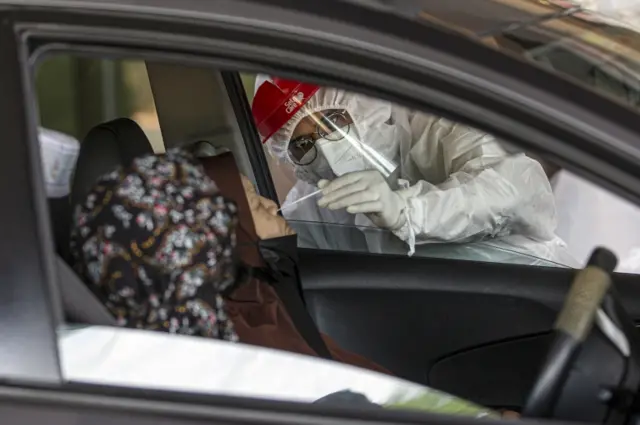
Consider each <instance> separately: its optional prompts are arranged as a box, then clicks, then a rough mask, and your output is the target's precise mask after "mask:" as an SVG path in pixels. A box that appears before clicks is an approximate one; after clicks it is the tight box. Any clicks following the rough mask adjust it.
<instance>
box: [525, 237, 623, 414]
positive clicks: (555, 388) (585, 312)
mask: <svg viewBox="0 0 640 425" xmlns="http://www.w3.org/2000/svg"><path fill="white" fill-rule="evenodd" d="M616 264H617V259H616V256H615V255H614V254H613V253H612V252H610V251H608V250H606V249H603V248H598V249H596V250H595V251H594V252H593V253H592V254H591V258H590V259H589V262H588V264H587V266H586V267H585V268H584V269H582V270H580V271H579V272H578V273H577V274H576V276H575V278H574V280H573V283H572V285H571V288H570V289H569V293H568V295H567V297H566V299H565V301H564V305H563V307H562V310H561V311H560V314H559V315H558V318H557V320H556V323H555V325H554V328H553V336H552V342H551V345H550V347H549V350H548V353H547V357H546V359H545V361H544V363H543V365H542V368H541V369H540V372H539V374H538V377H537V379H536V382H535V384H534V386H533V388H532V390H531V392H530V393H529V396H528V399H527V402H526V404H525V407H524V410H523V412H522V415H523V416H528V417H537V418H546V417H549V416H550V415H551V414H552V412H553V409H554V406H555V403H556V400H557V398H558V396H559V395H560V391H561V390H562V388H563V386H564V384H565V382H566V380H567V376H568V375H569V371H570V370H571V367H572V366H573V363H574V362H575V360H576V358H577V355H578V353H579V351H580V348H581V346H582V344H583V342H584V341H585V339H586V338H587V336H588V335H589V334H590V333H591V330H592V328H593V325H594V321H595V320H596V317H597V316H599V315H601V314H602V312H601V311H600V312H599V310H600V307H601V304H602V301H603V299H604V298H605V296H606V295H607V293H608V291H609V288H610V286H611V276H610V273H611V272H613V270H614V269H615V267H616ZM599 318H600V319H601V317H599Z"/></svg>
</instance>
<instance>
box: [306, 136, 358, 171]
mask: <svg viewBox="0 0 640 425" xmlns="http://www.w3.org/2000/svg"><path fill="white" fill-rule="evenodd" d="M353 143H360V142H359V141H355V142H352V141H349V140H348V139H347V138H344V139H342V140H338V141H336V142H333V141H330V140H326V139H320V140H318V141H317V142H316V147H317V148H318V150H319V151H320V153H321V154H322V155H323V156H324V157H325V158H326V160H327V162H328V163H329V166H330V167H331V170H333V172H334V173H335V175H336V176H338V177H340V176H342V175H345V174H347V173H352V172H354V171H363V170H366V169H367V168H370V167H367V160H366V159H365V157H364V155H363V154H362V153H361V152H360V151H359V150H358V149H357V148H356V147H355V146H354V145H353Z"/></svg>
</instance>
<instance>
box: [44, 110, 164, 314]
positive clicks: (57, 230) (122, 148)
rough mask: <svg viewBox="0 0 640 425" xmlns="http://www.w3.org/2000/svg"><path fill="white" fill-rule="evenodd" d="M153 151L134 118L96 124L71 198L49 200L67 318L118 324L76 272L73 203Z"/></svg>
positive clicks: (83, 148)
mask: <svg viewBox="0 0 640 425" xmlns="http://www.w3.org/2000/svg"><path fill="white" fill-rule="evenodd" d="M148 153H153V149H152V147H151V144H150V143H149V140H148V139H147V137H146V136H145V134H144V132H143V131H142V129H141V128H140V127H139V126H138V124H136V123H135V122H134V121H132V120H130V119H127V118H119V119H116V120H113V121H110V122H107V123H104V124H100V125H98V126H96V127H94V128H93V129H92V130H91V131H89V133H88V134H87V136H86V137H85V138H84V140H83V141H82V144H81V145H80V153H79V155H78V161H77V165H76V170H75V173H74V176H73V181H72V184H71V194H70V196H69V198H64V199H54V200H50V201H49V206H50V212H51V216H52V217H51V220H52V223H53V228H54V235H55V238H56V248H57V251H58V257H57V258H56V261H57V264H56V266H57V269H58V270H57V271H58V280H59V282H60V293H61V298H62V304H63V307H64V311H65V315H66V318H67V320H70V321H72V322H79V323H88V324H93V325H115V319H114V318H113V316H112V315H111V314H110V313H109V312H108V311H107V309H106V308H105V307H104V305H102V303H101V302H100V301H99V300H98V299H97V298H96V297H95V296H94V295H93V293H91V291H90V290H89V288H87V286H86V285H85V284H84V282H82V280H81V279H80V278H78V276H77V275H76V274H75V273H74V271H73V270H72V268H71V267H70V266H69V264H72V262H71V258H70V255H69V248H68V247H69V236H70V235H69V233H70V231H71V219H72V217H71V216H72V210H73V206H74V205H75V204H76V203H78V202H81V201H82V200H83V199H84V197H85V196H87V194H88V193H89V190H90V189H91V187H92V186H93V184H94V183H95V181H96V180H97V179H98V178H99V177H100V176H102V175H104V174H106V173H108V172H110V171H112V170H114V169H115V168H117V167H118V166H120V165H126V164H128V163H130V162H131V160H132V159H133V158H135V157H137V156H140V155H144V154H148Z"/></svg>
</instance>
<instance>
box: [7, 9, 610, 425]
mask: <svg viewBox="0 0 640 425" xmlns="http://www.w3.org/2000/svg"><path fill="white" fill-rule="evenodd" d="M61 16H65V15H64V14H61ZM24 17H29V15H28V14H27V15H25V16H24ZM55 18H56V17H55V16H54V17H53V19H49V18H47V20H46V21H45V22H56V20H55ZM83 18H86V16H83V14H82V13H77V14H75V15H74V17H73V19H74V20H83ZM111 19H112V17H111ZM90 21H91V20H90V19H89V21H88V22H83V24H84V25H88V24H89V23H90ZM2 22H3V24H4V25H5V26H3V27H2V28H3V29H2V33H1V34H2V35H3V36H4V38H9V39H10V40H12V41H10V42H6V40H5V41H1V43H6V44H2V46H3V47H6V46H9V47H10V48H9V49H3V50H2V56H0V58H3V59H5V58H6V59H9V60H10V61H12V60H13V61H15V63H13V62H3V63H9V64H10V66H8V67H6V69H3V70H2V71H1V72H2V73H1V74H0V76H2V77H6V82H5V83H3V84H7V82H12V83H17V86H18V87H19V89H15V88H14V89H13V90H11V91H9V93H11V96H8V97H7V99H6V100H3V101H2V103H0V105H2V110H1V112H7V114H6V116H5V117H3V119H2V121H0V122H1V123H3V124H6V126H7V134H8V135H9V136H11V137H10V138H9V139H10V140H14V142H13V145H11V144H9V146H10V149H9V151H8V152H9V154H7V155H5V156H4V157H3V159H2V161H4V164H9V163H10V162H9V161H15V164H14V165H13V167H9V169H16V168H17V167H18V166H23V165H25V164H27V166H26V169H25V170H24V171H23V173H24V174H20V175H25V176H26V179H25V181H21V182H20V181H19V182H16V184H15V185H14V187H13V188H12V189H13V190H14V191H15V190H19V189H26V190H25V193H27V195H25V196H24V197H23V198H20V199H19V200H20V201H21V205H22V207H23V209H24V207H29V208H30V207H33V213H32V214H29V215H26V216H25V217H23V219H22V220H21V221H20V222H21V223H24V225H25V227H27V228H33V229H36V230H37V231H39V232H40V233H38V232H34V233H35V234H34V235H30V236H31V237H30V239H29V241H30V242H32V243H33V247H32V248H31V250H26V249H22V247H23V245H24V244H18V247H19V248H21V249H20V250H18V249H14V250H13V251H12V250H11V248H12V245H11V244H10V242H14V241H11V240H10V241H6V240H3V241H0V246H2V247H3V248H4V250H5V252H11V253H12V254H13V256H10V258H14V257H18V256H20V255H24V254H25V253H27V254H28V253H32V254H33V256H32V257H26V258H28V259H29V261H35V263H36V265H37V267H36V268H37V269H38V270H37V272H38V279H35V280H34V281H32V282H30V283H29V285H28V287H29V288H31V289H32V290H34V291H35V290H37V291H39V294H40V297H41V298H42V299H43V300H44V301H46V302H45V303H44V305H45V308H44V311H40V312H34V313H35V315H36V317H37V318H38V320H40V322H38V323H39V325H42V323H47V324H48V326H47V327H45V328H44V329H45V330H47V332H45V333H46V335H45V337H46V338H45V340H47V338H48V340H49V341H52V340H53V339H52V338H55V328H54V327H53V326H52V325H53V324H55V323H56V322H55V320H58V319H59V317H58V318H57V319H56V316H55V314H56V313H55V311H56V309H58V310H59V304H60V303H59V302H58V300H57V299H56V298H58V299H59V297H58V294H57V291H56V290H55V288H54V289H53V290H51V288H49V286H53V287H55V285H52V282H54V281H55V276H54V273H53V270H54V268H53V257H54V255H53V249H52V248H53V243H52V239H51V232H50V228H49V225H48V223H47V220H46V217H48V212H47V208H46V205H45V202H44V199H45V198H44V188H43V184H42V176H41V171H40V170H39V166H37V165H36V164H39V162H38V160H39V152H38V143H37V138H36V135H35V133H34V131H33V129H34V128H35V123H36V121H35V112H34V109H35V105H33V103H34V102H33V101H34V100H35V99H34V97H33V93H29V91H28V90H27V89H28V86H29V85H28V84H25V83H26V82H27V77H28V76H29V74H28V73H27V72H26V71H25V68H24V67H22V68H21V66H20V63H19V61H17V60H16V59H17V58H19V59H20V60H21V61H22V64H28V63H30V62H29V61H27V60H26V55H25V54H24V53H26V50H25V49H26V43H27V42H31V41H32V39H29V37H28V36H27V34H25V33H24V32H22V31H17V32H14V29H15V28H14V27H13V26H12V25H13V24H14V21H13V20H12V19H5V20H3V21H2ZM58 22H59V21H58ZM101 22H102V24H103V25H106V24H107V23H108V22H109V19H106V18H105V19H104V20H103V21H101ZM130 22H133V23H136V22H138V23H140V24H141V25H142V26H144V25H146V23H147V21H146V20H138V21H136V19H135V18H132V19H131V21H130ZM111 25H112V27H111V31H107V33H108V37H106V40H107V41H109V42H110V43H111V44H112V45H113V44H116V45H118V46H120V45H121V44H122V45H126V46H131V45H135V44H136V42H138V41H137V40H130V41H128V42H127V41H125V40H123V37H126V35H127V34H124V33H126V31H122V28H120V27H119V26H118V25H113V22H112V23H111ZM163 25H164V26H165V28H164V30H165V31H166V30H167V28H166V26H167V23H166V22H164V23H163ZM36 26H37V25H36ZM45 27H46V25H45ZM157 27H158V25H157V22H156V26H155V27H154V28H155V30H156V31H159V29H158V28H157ZM169 27H172V28H175V29H179V25H178V24H175V25H171V26H169ZM28 28H30V29H32V30H34V31H33V32H32V33H31V35H32V36H33V35H34V34H39V36H40V39H41V40H44V39H45V38H47V37H48V41H47V43H54V44H55V43H57V45H58V47H64V46H67V47H68V46H69V45H70V44H74V43H71V41H72V40H69V39H70V38H71V39H72V38H73V37H78V35H79V34H82V32H78V31H74V30H73V29H71V30H70V29H69V28H68V27H65V22H61V23H56V24H55V25H51V26H49V27H48V28H42V26H41V27H40V28H35V29H34V27H33V26H31V27H29V26H28V25H27V26H24V27H22V30H25V29H28ZM84 31H88V32H87V33H86V34H89V38H88V40H87V43H89V42H91V40H95V37H96V36H97V35H100V34H96V32H100V31H99V29H97V28H84ZM154 34H155V33H154ZM44 35H47V37H44ZM104 35H105V34H104V33H102V36H104ZM156 35H157V34H156ZM167 39H170V40H173V43H174V44H173V45H174V46H175V44H178V45H180V44H181V43H185V40H184V38H181V37H180V36H179V35H176V36H174V37H173V38H171V37H168V38H167V37H165V38H161V39H160V40H158V38H155V37H154V38H153V42H154V43H155V44H156V45H157V44H160V45H162V46H164V45H165V44H164V43H165V42H167V41H166V40H167ZM93 42H95V41H93ZM245 42H246V41H245ZM35 44H36V45H35V46H34V45H32V47H34V48H37V47H38V45H37V43H35ZM79 44H83V43H79ZM19 46H22V47H21V48H20V49H19V48H18V47H19ZM41 46H44V45H41ZM167 46H172V44H170V43H168V44H167ZM458 47H460V46H458ZM146 48H147V49H149V46H148V45H147V46H146ZM162 48H163V49H164V48H165V47H162ZM166 49H167V51H166V52H165V54H166V55H167V57H168V58H171V59H174V60H184V59H185V58H189V61H194V62H197V60H198V58H199V60H200V61H201V63H202V64H211V63H222V64H226V65H227V66H237V64H239V63H241V64H242V63H244V65H243V66H245V67H247V68H248V69H251V67H252V66H253V67H254V69H256V68H257V67H258V65H261V66H265V67H266V70H267V71H268V70H273V71H279V70H280V69H281V68H277V67H275V65H274V63H273V60H270V61H267V60H264V61H260V60H259V59H258V58H260V55H259V54H258V53H259V52H256V51H254V52H253V58H254V59H253V62H248V63H247V62H246V58H245V62H242V61H239V60H238V59H237V58H236V60H235V61H233V60H231V59H230V58H228V57H224V58H222V59H220V58H218V59H217V60H211V59H206V60H205V59H203V58H202V57H201V56H205V55H206V53H205V49H203V50H201V51H198V52H199V53H197V54H198V55H200V56H197V57H193V56H188V55H185V54H184V52H185V51H187V52H188V51H191V52H192V53H193V50H190V49H193V47H192V48H186V47H185V46H184V45H182V47H181V48H176V47H173V49H174V51H178V52H182V53H181V54H178V53H168V52H170V51H172V50H171V48H170V47H166ZM96 50H97V52H98V53H99V52H100V49H99V48H98V49H96ZM131 50H132V49H131V48H129V50H128V51H131ZM20 51H21V52H22V53H23V55H22V56H19V54H18V52H20ZM149 51H150V50H149ZM481 52H484V51H481ZM149 58H153V59H156V60H157V56H156V55H150V56H149ZM476 59H477V58H476ZM490 59H491V58H490ZM333 66H334V67H335V66H336V65H335V64H333ZM282 69H283V70H284V71H283V72H282V73H284V74H285V75H286V76H290V77H293V78H296V77H297V76H298V75H299V74H296V70H295V69H294V68H293V67H291V66H290V67H288V68H286V67H285V68H282ZM305 69H308V67H306V68H305ZM338 71H339V68H332V72H324V73H316V74H313V73H311V74H309V75H313V76H314V77H315V78H317V80H318V81H319V82H322V81H324V82H325V83H331V84H333V83H334V82H335V83H336V84H338V85H341V86H344V87H345V88H351V87H357V88H362V91H365V92H368V93H369V94H371V93H372V92H373V91H375V84H376V81H377V82H380V81H381V80H376V79H375V78H373V77H372V76H371V75H370V74H369V75H368V76H367V79H366V81H363V82H361V83H360V84H357V82H356V81H355V79H354V76H353V75H352V76H351V77H350V78H344V77H343V78H340V77H339V76H338V75H337V73H338ZM351 72H352V71H351ZM392 75H394V74H392ZM549 78H551V77H549ZM409 81H411V79H409ZM428 81H429V82H431V83H433V82H434V81H435V80H433V79H429V80H428ZM554 81H555V80H554ZM556 82H557V81H556ZM394 84H397V85H393V87H392V88H389V89H388V90H387V91H385V92H384V94H385V95H386V97H388V98H390V99H389V100H394V99H395V100H397V101H402V103H405V104H413V105H415V106H417V107H424V105H425V104H426V102H425V101H424V99H423V100H422V101H419V99H417V98H416V97H415V96H410V95H409V92H410V91H411V90H408V89H411V88H414V87H415V86H412V85H410V84H409V85H408V86H407V85H404V86H401V85H400V82H399V81H396V82H395V83H394ZM402 87H404V88H402ZM453 88H454V87H452V86H451V85H448V86H447V87H446V90H447V91H449V92H455V90H452V89H453ZM24 93H28V94H30V95H31V96H30V98H26V99H31V100H32V102H27V103H26V104H25V97H24ZM424 93H425V92H424V90H422V91H420V93H419V94H420V95H423V94H424ZM9 98H12V99H13V100H14V101H17V102H18V103H16V104H12V103H10V102H9ZM436 100H437V102H436ZM443 100H446V99H445V98H444V97H443V96H438V97H437V98H435V100H434V101H433V102H432V103H438V102H440V101H443ZM452 104H453V103H452V102H450V103H449V106H448V107H446V108H445V107H442V106H441V109H440V110H448V109H451V108H452V106H451V105H452ZM16 105H22V107H21V108H20V107H19V108H16ZM432 107H433V106H432ZM433 108H434V109H437V108H435V107H433ZM13 109H17V110H18V113H14V114H10V113H9V112H10V111H12V110H13ZM20 111H21V112H20ZM463 111H464V112H465V113H466V114H469V113H470V112H469V109H468V108H467V109H463ZM449 113H451V111H450V112H449ZM460 114H462V113H459V115H460ZM481 117H482V118H483V119H486V115H482V116H481ZM10 118H11V120H10ZM14 118H15V120H14ZM467 119H469V117H467ZM244 125H247V126H251V128H253V123H248V122H245V123H244ZM611 125H613V122H612V123H610V126H611ZM614 127H615V126H614ZM512 131H513V129H512ZM503 132H504V130H503ZM556 134H557V133H556ZM574 137H575V135H574ZM22 140H28V143H26V144H24V145H25V146H28V148H21V147H20V146H21V145H20V141H22ZM547 142H548V140H547ZM9 143H11V142H9ZM542 145H543V143H540V146H542ZM569 152H570V150H569ZM566 154H567V152H565V153H564V155H565V156H566ZM26 181H28V182H30V183H26ZM0 193H2V194H5V195H10V193H11V192H9V190H8V188H7V187H6V185H5V186H0ZM4 261H7V260H6V259H5V260H4ZM25 274H26V273H25ZM27 276H28V275H27ZM22 284H23V282H22V281H21V280H20V279H17V278H16V277H12V279H10V280H9V285H8V286H9V287H10V288H12V289H13V288H14V287H18V285H22ZM22 301H23V302H31V301H32V300H31V299H30V298H28V297H23V299H22ZM56 303H57V306H58V307H57V308H56V307H55V306H56ZM47 305H48V307H47ZM47 320H48V321H47ZM19 329H23V328H22V327H19ZM25 329H28V328H25ZM41 333H42V332H41ZM25 339H32V335H31V334H29V338H25ZM53 341H54V342H55V340H53ZM18 342H20V341H18ZM19 348H20V349H25V352H26V349H27V348H32V347H30V346H29V344H26V343H23V345H21V346H20V347H19ZM53 351H54V353H53V354H52V355H51V356H50V357H51V358H50V359H49V360H51V359H55V360H56V365H57V357H56V356H57V354H56V353H55V351H56V350H55V343H54V350H53ZM48 353H49V352H46V353H44V354H46V355H48ZM44 354H43V355H44ZM49 363H51V361H49ZM53 369H55V367H54V368H53ZM3 377H4V376H3ZM56 377H57V379H55V378H56ZM29 378H31V377H29ZM50 381H51V382H53V383H55V382H58V383H59V382H60V377H59V371H58V375H52V378H51V379H50ZM172 396H173V394H172ZM303 410H304V409H303ZM318 412H322V413H323V414H324V413H325V410H324V409H322V410H318ZM394 414H395V412H394ZM378 415H379V413H376V416H378ZM390 417H393V418H395V417H396V416H394V415H392V416H390ZM419 418H420V419H421V420H422V419H424V415H420V416H419ZM450 420H451V419H448V423H450ZM461 423H468V422H466V421H464V420H463V421H461Z"/></svg>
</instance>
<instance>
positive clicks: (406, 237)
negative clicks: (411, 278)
mask: <svg viewBox="0 0 640 425" xmlns="http://www.w3.org/2000/svg"><path fill="white" fill-rule="evenodd" d="M403 201H404V208H403V209H402V213H401V214H402V217H404V224H403V225H402V226H401V227H400V228H399V229H396V230H393V233H394V234H395V235H396V236H397V237H398V238H400V239H401V240H403V241H404V242H405V243H406V244H407V245H409V252H408V253H407V255H408V256H409V257H411V256H412V255H413V254H415V252H416V234H415V231H414V230H413V226H412V225H411V217H410V216H409V203H408V202H407V200H405V199H404V198H403Z"/></svg>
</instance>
